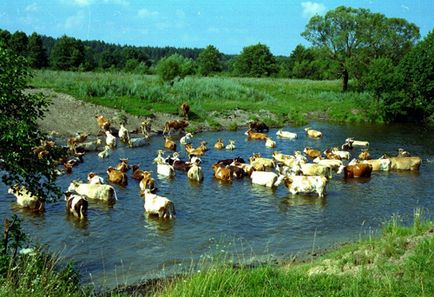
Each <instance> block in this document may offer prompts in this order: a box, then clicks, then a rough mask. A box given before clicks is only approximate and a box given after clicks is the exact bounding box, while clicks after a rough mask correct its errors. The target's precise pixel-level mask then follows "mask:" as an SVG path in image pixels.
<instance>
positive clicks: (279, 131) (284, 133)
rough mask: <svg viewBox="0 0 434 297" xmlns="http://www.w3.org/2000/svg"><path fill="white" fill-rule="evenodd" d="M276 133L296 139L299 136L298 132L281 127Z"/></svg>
mask: <svg viewBox="0 0 434 297" xmlns="http://www.w3.org/2000/svg"><path fill="white" fill-rule="evenodd" d="M276 135H277V136H279V137H282V138H288V139H296V138H297V133H292V132H289V131H283V130H282V129H279V130H278V131H277V132H276Z"/></svg>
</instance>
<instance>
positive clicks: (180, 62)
mask: <svg viewBox="0 0 434 297" xmlns="http://www.w3.org/2000/svg"><path fill="white" fill-rule="evenodd" d="M157 74H158V76H159V77H160V79H161V80H163V81H173V80H175V79H176V78H184V77H185V76H187V75H191V74H194V63H193V61H192V60H191V59H187V58H184V57H183V56H181V55H179V54H174V55H171V56H169V57H165V58H163V59H161V60H160V61H159V62H158V64H157Z"/></svg>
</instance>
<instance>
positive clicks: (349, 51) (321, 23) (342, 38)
mask: <svg viewBox="0 0 434 297" xmlns="http://www.w3.org/2000/svg"><path fill="white" fill-rule="evenodd" d="M302 36H304V37H305V38H306V39H307V40H308V41H310V42H312V43H313V45H314V46H318V47H320V48H324V49H326V50H327V51H328V54H329V59H330V60H332V61H335V62H337V63H338V64H339V69H340V74H341V77H342V90H343V91H346V90H347V89H348V80H349V78H350V74H351V73H353V74H354V76H355V77H356V78H360V77H361V76H362V75H363V71H364V70H365V69H367V68H368V66H369V62H370V61H371V60H372V59H375V58H379V57H386V58H387V57H390V58H393V59H394V60H399V59H400V58H401V57H402V55H404V54H405V53H406V51H408V50H409V48H411V46H412V45H413V44H414V43H415V42H416V41H417V39H418V38H419V29H418V27H417V26H416V25H414V24H411V23H408V22H407V21H406V20H404V19H388V18H386V17H385V16H384V15H383V14H379V13H372V12H370V11H369V10H368V9H363V8H358V9H356V8H352V7H344V6H340V7H337V8H336V9H335V10H330V11H328V12H327V13H326V15H325V16H318V15H317V16H314V17H312V18H311V19H310V20H309V23H308V24H307V25H306V29H305V31H304V32H303V33H302Z"/></svg>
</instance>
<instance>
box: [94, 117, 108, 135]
mask: <svg viewBox="0 0 434 297" xmlns="http://www.w3.org/2000/svg"><path fill="white" fill-rule="evenodd" d="M95 118H96V122H97V123H98V127H99V128H100V129H101V130H102V131H107V130H109V129H110V121H109V120H108V119H107V118H105V117H104V116H102V115H96V116H95Z"/></svg>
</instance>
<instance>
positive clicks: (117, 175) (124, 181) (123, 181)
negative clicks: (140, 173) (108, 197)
mask: <svg viewBox="0 0 434 297" xmlns="http://www.w3.org/2000/svg"><path fill="white" fill-rule="evenodd" d="M107 175H108V180H109V182H112V183H115V184H117V185H120V186H122V187H125V186H126V185H128V178H127V175H126V174H125V173H124V172H122V171H120V170H117V169H116V168H113V167H111V166H110V167H109V168H107Z"/></svg>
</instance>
